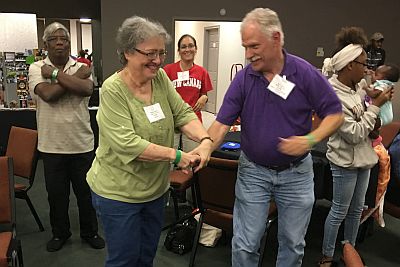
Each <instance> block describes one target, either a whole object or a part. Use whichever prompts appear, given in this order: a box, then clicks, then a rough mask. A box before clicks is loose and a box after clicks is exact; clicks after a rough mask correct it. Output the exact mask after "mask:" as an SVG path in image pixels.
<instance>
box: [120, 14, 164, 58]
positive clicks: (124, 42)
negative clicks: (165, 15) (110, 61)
mask: <svg viewBox="0 0 400 267" xmlns="http://www.w3.org/2000/svg"><path fill="white" fill-rule="evenodd" d="M156 36H159V37H161V38H163V39H164V42H165V43H166V44H168V43H169V42H171V36H170V35H169V34H168V33H167V31H166V30H165V28H164V27H163V26H162V25H161V24H160V23H159V22H155V21H151V20H149V19H147V18H142V17H138V16H133V17H130V18H127V19H125V21H124V22H123V23H122V25H121V27H119V28H118V31H117V37H116V42H117V53H118V57H119V61H120V62H121V63H122V64H123V65H126V63H127V60H126V58H125V55H124V53H127V52H134V51H135V48H136V46H137V45H138V44H140V43H143V42H144V41H146V40H148V39H150V38H152V37H156Z"/></svg>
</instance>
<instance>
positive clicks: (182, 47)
mask: <svg viewBox="0 0 400 267" xmlns="http://www.w3.org/2000/svg"><path fill="white" fill-rule="evenodd" d="M195 47H196V46H195V45H194V44H188V45H181V46H180V47H179V49H182V50H184V49H186V48H188V49H192V48H195Z"/></svg>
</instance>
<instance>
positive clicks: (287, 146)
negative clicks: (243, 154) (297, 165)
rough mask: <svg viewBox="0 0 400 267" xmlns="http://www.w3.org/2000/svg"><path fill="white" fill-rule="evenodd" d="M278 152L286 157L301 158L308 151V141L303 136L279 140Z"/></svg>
mask: <svg viewBox="0 0 400 267" xmlns="http://www.w3.org/2000/svg"><path fill="white" fill-rule="evenodd" d="M279 139H280V140H281V142H280V143H279V144H278V150H279V151H280V152H281V153H283V154H286V155H290V156H301V155H304V154H305V153H307V152H308V151H310V149H311V146H310V141H309V139H308V138H307V137H305V136H291V137H289V138H279Z"/></svg>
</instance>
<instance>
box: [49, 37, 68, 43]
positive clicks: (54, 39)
mask: <svg viewBox="0 0 400 267" xmlns="http://www.w3.org/2000/svg"><path fill="white" fill-rule="evenodd" d="M58 41H61V42H62V43H64V44H66V43H68V42H69V39H68V37H66V36H49V38H47V42H49V43H57V42H58Z"/></svg>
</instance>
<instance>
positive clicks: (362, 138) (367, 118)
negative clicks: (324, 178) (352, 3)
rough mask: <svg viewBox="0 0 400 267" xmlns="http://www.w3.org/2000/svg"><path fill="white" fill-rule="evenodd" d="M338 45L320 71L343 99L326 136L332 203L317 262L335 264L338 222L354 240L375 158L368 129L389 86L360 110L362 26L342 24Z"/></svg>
mask: <svg viewBox="0 0 400 267" xmlns="http://www.w3.org/2000/svg"><path fill="white" fill-rule="evenodd" d="M336 42H337V47H338V48H337V49H336V51H337V52H336V53H335V54H334V56H333V57H332V58H331V59H326V60H325V61H324V67H323V71H325V72H333V73H334V74H333V76H332V77H331V78H330V79H329V82H330V84H331V85H332V86H333V88H334V89H335V92H336V93H337V95H338V97H339V99H340V100H341V101H342V107H343V113H344V116H345V118H344V122H343V124H342V126H341V127H340V128H339V129H338V130H337V132H336V133H334V134H333V135H332V136H331V137H330V138H329V141H328V151H327V153H326V157H327V158H328V160H329V163H330V166H331V170H332V177H333V197H332V198H333V199H332V206H331V209H330V211H329V214H328V216H327V218H326V221H325V230H324V241H323V245H322V254H323V257H322V259H321V261H320V262H319V266H324V267H326V266H335V265H336V262H334V261H333V255H334V252H335V244H336V238H337V234H338V230H339V227H340V224H341V223H342V221H343V220H344V221H345V225H344V240H348V241H349V242H350V243H351V244H352V245H353V246H354V245H355V242H356V237H357V232H358V227H359V224H360V218H361V212H362V209H363V205H364V200H365V193H366V191H367V187H368V182H369V175H370V170H371V168H372V167H373V166H374V165H375V164H376V163H377V162H378V157H377V155H376V153H375V151H374V149H373V148H372V145H371V139H370V138H369V137H368V135H369V133H370V132H371V131H372V130H373V129H374V125H375V122H376V119H377V116H378V113H379V109H380V106H381V105H383V104H384V103H385V102H386V101H388V100H389V99H391V97H392V93H393V92H392V90H390V91H384V92H382V93H381V94H380V95H379V96H378V97H377V98H375V99H373V103H372V105H370V106H369V107H368V108H366V109H364V106H363V103H362V101H361V98H360V96H359V94H357V92H356V91H357V89H358V88H357V84H358V83H359V82H360V80H361V79H362V78H363V76H364V75H365V72H366V70H367V64H366V62H367V54H366V52H365V51H364V49H363V46H364V45H365V44H366V43H367V38H366V37H365V34H364V31H363V30H362V29H361V28H356V27H346V28H342V29H341V30H340V32H339V33H338V34H337V35H336Z"/></svg>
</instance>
